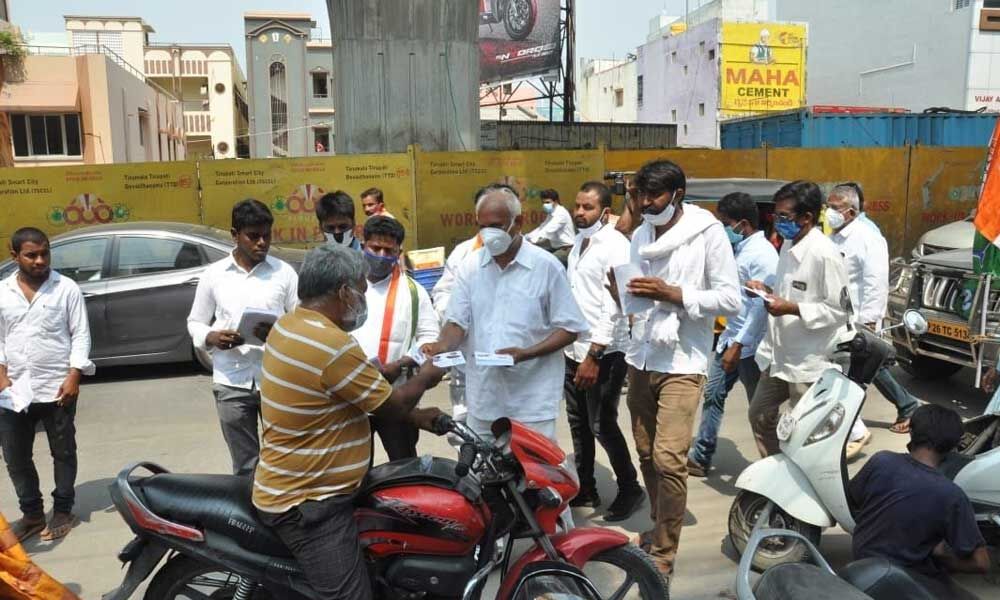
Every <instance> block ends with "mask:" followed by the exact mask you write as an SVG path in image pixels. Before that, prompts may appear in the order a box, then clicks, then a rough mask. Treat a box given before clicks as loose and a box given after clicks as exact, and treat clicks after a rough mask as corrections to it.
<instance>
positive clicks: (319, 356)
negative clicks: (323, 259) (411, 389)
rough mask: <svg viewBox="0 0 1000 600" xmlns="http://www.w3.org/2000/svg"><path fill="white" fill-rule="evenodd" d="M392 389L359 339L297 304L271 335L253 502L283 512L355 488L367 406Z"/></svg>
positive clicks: (364, 465) (367, 440)
mask: <svg viewBox="0 0 1000 600" xmlns="http://www.w3.org/2000/svg"><path fill="white" fill-rule="evenodd" d="M391 393H392V388H391V387H390V385H389V383H388V382H387V381H386V380H385V379H383V378H382V375H381V374H380V373H379V372H378V370H377V369H376V368H375V367H374V366H372V365H371V364H370V363H369V362H368V360H367V358H366V357H365V355H364V353H363V352H362V351H361V348H360V347H359V346H358V344H357V342H355V341H354V338H352V337H351V336H350V335H348V334H347V333H345V332H344V331H343V330H341V329H340V328H339V327H337V326H336V325H335V324H334V323H333V322H331V321H330V320H329V319H327V318H326V317H324V316H323V315H321V314H319V313H317V312H315V311H311V310H308V309H304V308H301V307H299V308H296V309H295V311H294V312H291V313H288V314H286V315H285V316H283V317H281V318H280V319H278V322H277V323H276V324H275V326H274V329H272V331H271V333H270V335H269V336H268V338H267V348H266V349H265V350H264V369H263V377H262V378H261V384H260V400H261V403H260V409H261V420H262V421H263V427H264V434H263V438H262V440H261V447H260V462H259V463H258V464H257V471H256V473H255V474H254V486H253V487H254V489H253V503H254V506H256V507H257V508H258V509H260V510H262V511H264V512H271V513H280V512H285V511H287V510H289V509H290V508H292V507H294V506H297V505H298V504H301V503H302V502H305V501H306V500H322V499H324V498H329V497H330V496H335V495H339V494H348V493H351V492H353V491H354V490H355V489H357V487H358V484H360V483H361V480H362V478H363V477H364V476H365V473H366V472H367V471H368V461H369V456H370V453H371V430H370V429H369V426H368V414H369V413H371V412H372V411H374V410H375V409H376V408H378V407H379V406H381V405H382V403H383V402H385V401H386V399H387V398H388V397H389V395H390V394H391Z"/></svg>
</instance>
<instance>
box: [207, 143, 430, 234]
mask: <svg viewBox="0 0 1000 600" xmlns="http://www.w3.org/2000/svg"><path fill="white" fill-rule="evenodd" d="M201 185H202V202H203V206H204V223H205V224H206V225H212V226H214V227H218V228H220V229H225V230H229V229H230V225H231V214H232V209H233V205H234V204H236V203H237V202H239V201H241V200H245V199H247V198H255V199H257V200H260V201H261V202H263V203H264V204H266V205H267V206H268V207H269V208H270V209H271V212H272V213H274V228H273V230H272V236H273V242H274V243H275V244H280V245H283V246H310V245H316V244H319V243H321V242H322V241H323V231H322V230H321V229H320V226H319V221H318V220H317V219H316V203H317V202H319V199H320V198H322V197H323V195H325V194H327V193H329V192H333V191H336V190H343V191H345V192H347V193H348V194H349V195H350V196H351V197H352V198H353V199H354V208H355V218H356V219H357V222H358V223H359V224H363V223H364V221H365V215H364V212H362V209H361V193H362V192H363V191H365V190H367V189H369V188H372V187H377V188H379V189H380V190H382V193H383V195H384V198H385V205H386V209H387V210H388V211H389V212H390V213H391V214H392V216H394V217H396V219H398V220H399V222H400V223H402V224H403V227H405V228H406V231H407V234H408V237H410V236H411V235H412V231H413V226H412V220H411V218H412V202H413V198H412V196H413V193H412V184H411V174H410V156H409V155H408V154H369V155H354V156H331V157H323V158H285V159H277V158H269V159H259V160H225V161H221V160H220V161H203V162H202V163H201ZM407 245H408V246H409V244H407Z"/></svg>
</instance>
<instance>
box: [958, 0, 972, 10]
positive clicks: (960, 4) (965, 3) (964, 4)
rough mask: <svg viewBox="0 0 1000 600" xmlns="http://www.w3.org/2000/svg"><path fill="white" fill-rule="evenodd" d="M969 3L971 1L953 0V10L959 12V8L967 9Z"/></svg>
mask: <svg viewBox="0 0 1000 600" xmlns="http://www.w3.org/2000/svg"><path fill="white" fill-rule="evenodd" d="M971 3H972V0H955V10H959V9H961V8H969V4H971Z"/></svg>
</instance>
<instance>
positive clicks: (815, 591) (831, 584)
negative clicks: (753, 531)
mask: <svg viewBox="0 0 1000 600" xmlns="http://www.w3.org/2000/svg"><path fill="white" fill-rule="evenodd" d="M754 596H756V597H757V598H761V599H763V598H767V600H802V599H803V598H809V600H872V598H871V596H868V595H866V594H864V593H863V592H861V591H860V590H858V589H857V588H855V587H853V586H852V585H851V584H849V583H847V582H846V581H844V580H843V579H841V578H839V577H837V576H836V575H834V574H833V573H831V572H829V571H827V570H825V569H821V568H820V567H817V566H816V565H813V564H809V563H783V564H780V565H776V566H774V567H771V568H770V569H768V570H766V571H764V574H763V575H761V577H760V579H759V580H757V585H756V586H754ZM900 598H905V596H900Z"/></svg>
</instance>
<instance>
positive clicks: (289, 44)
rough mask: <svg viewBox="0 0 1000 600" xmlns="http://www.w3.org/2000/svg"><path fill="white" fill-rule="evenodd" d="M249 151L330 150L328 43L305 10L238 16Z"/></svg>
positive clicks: (307, 152)
mask: <svg viewBox="0 0 1000 600" xmlns="http://www.w3.org/2000/svg"><path fill="white" fill-rule="evenodd" d="M243 23H244V33H245V37H246V53H247V97H248V98H249V101H250V102H249V104H250V106H249V115H250V119H249V121H250V122H249V126H250V132H249V139H250V155H251V156H252V157H253V158H266V157H285V156H326V155H329V154H332V153H333V141H334V140H333V119H334V110H333V48H332V45H331V44H330V42H329V41H328V40H320V39H313V38H312V30H313V29H314V28H315V27H316V22H315V21H314V20H313V19H312V17H311V16H310V15H308V14H302V13H285V12H249V13H245V14H244V15H243Z"/></svg>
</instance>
